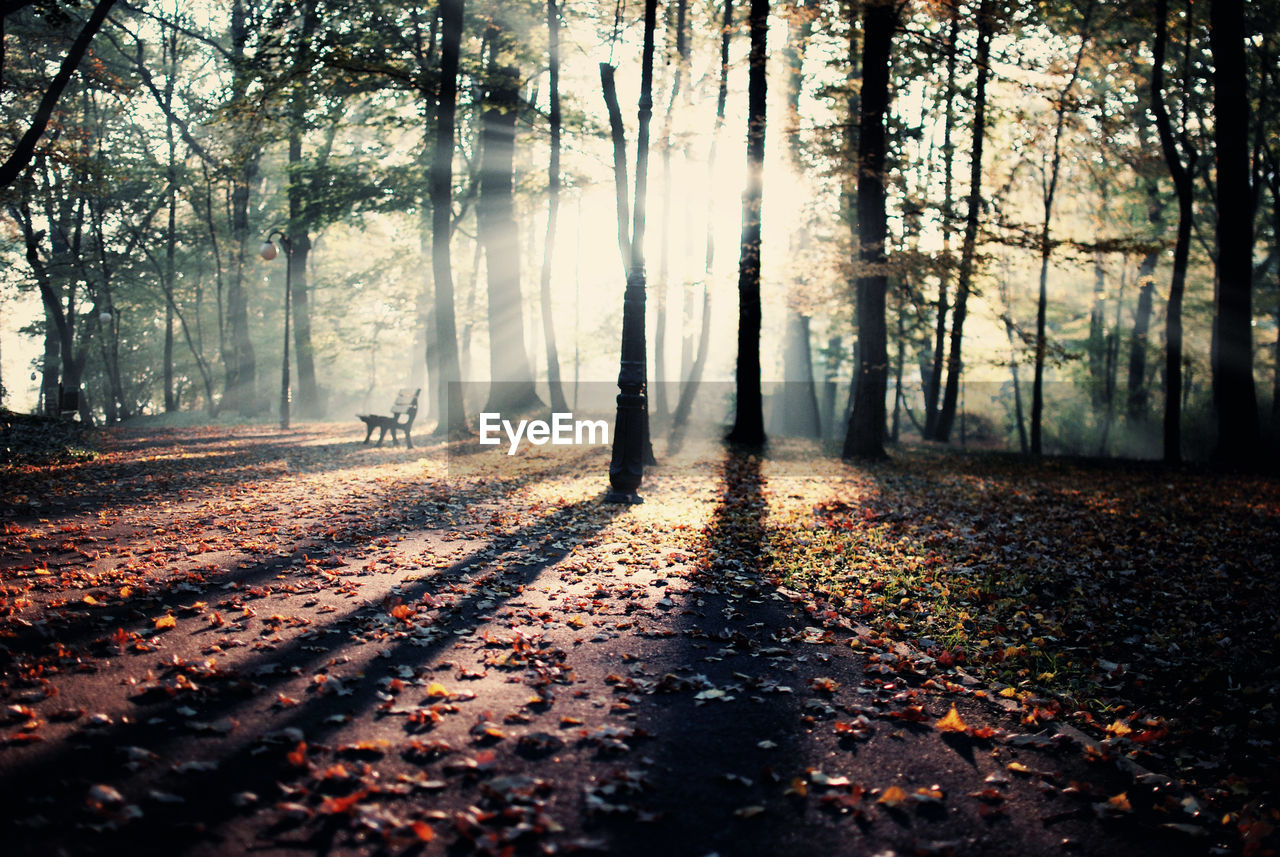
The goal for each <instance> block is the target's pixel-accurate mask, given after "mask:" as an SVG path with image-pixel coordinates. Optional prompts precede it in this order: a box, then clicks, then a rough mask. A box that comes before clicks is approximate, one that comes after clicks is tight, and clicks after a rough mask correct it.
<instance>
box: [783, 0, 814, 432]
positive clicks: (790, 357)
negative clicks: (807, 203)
mask: <svg viewBox="0 0 1280 857" xmlns="http://www.w3.org/2000/svg"><path fill="white" fill-rule="evenodd" d="M812 27H813V22H812V19H811V18H810V16H809V14H808V12H807V10H805V9H802V8H795V9H792V10H791V12H790V18H789V19H788V23H787V46H786V50H785V53H784V56H785V58H786V63H787V68H788V71H789V74H788V75H787V151H788V155H789V157H790V159H791V168H792V170H793V172H794V173H796V174H797V175H798V174H800V173H801V172H802V171H803V169H804V166H803V164H802V155H801V149H800V94H801V89H802V87H803V85H804V57H805V49H806V48H807V47H808V43H809V36H810V33H811V31H812ZM808 244H809V234H808V228H807V225H806V224H804V223H803V222H802V223H799V224H798V225H797V227H796V229H795V230H794V231H793V233H792V247H793V249H794V251H795V252H796V253H798V254H799V255H800V256H801V258H803V257H804V256H805V255H806V253H805V251H806V249H807V247H808ZM804 281H805V274H804V273H803V272H800V273H798V274H797V276H796V277H795V278H794V279H793V280H792V285H793V287H794V288H796V289H797V290H798V289H802V288H803V287H804ZM809 328H810V317H809V315H808V314H807V313H806V312H803V311H801V310H799V309H796V308H795V307H794V306H791V305H789V306H788V307H787V320H786V327H785V331H784V335H783V347H782V377H783V385H782V395H781V397H780V401H779V402H778V403H777V405H776V406H775V407H774V408H773V412H774V414H775V415H776V417H775V419H774V420H773V424H774V425H776V426H777V427H778V429H779V430H780V431H781V432H782V433H783V434H787V435H793V436H796V437H811V438H816V437H821V436H822V426H821V422H820V419H819V415H818V393H817V388H816V386H815V385H814V381H813V349H812V345H811V343H810V338H809Z"/></svg>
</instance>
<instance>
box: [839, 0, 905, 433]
mask: <svg viewBox="0 0 1280 857" xmlns="http://www.w3.org/2000/svg"><path fill="white" fill-rule="evenodd" d="M897 26H898V9H897V4H896V3H895V2H894V0H867V2H865V3H864V4H863V7H862V39H863V43H862V97H861V102H862V104H861V114H860V118H859V122H858V239H859V240H858V244H859V247H858V268H859V275H858V289H857V299H858V304H857V317H858V362H857V365H856V367H855V369H854V373H855V375H856V377H857V387H856V392H855V393H854V404H853V415H852V417H851V418H850V420H849V431H848V433H847V434H846V435H845V439H844V450H843V457H845V458H855V457H856V458H883V457H884V455H885V451H884V439H885V438H884V433H885V396H886V395H887V393H888V377H889V354H888V345H889V343H888V331H887V329H886V327H885V292H886V290H887V288H888V282H889V277H888V271H887V262H888V259H887V250H888V248H887V246H886V244H885V239H886V236H887V234H888V224H887V222H886V216H885V162H886V154H887V152H886V147H887V139H886V138H887V135H886V130H885V121H886V119H887V114H888V112H889V97H890V96H889V80H890V72H891V68H892V59H891V55H892V47H893V33H894V30H895V29H896V28H897Z"/></svg>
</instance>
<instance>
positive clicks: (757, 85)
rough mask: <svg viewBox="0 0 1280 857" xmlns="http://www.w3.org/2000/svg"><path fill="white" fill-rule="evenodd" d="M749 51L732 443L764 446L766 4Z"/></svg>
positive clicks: (756, 15)
mask: <svg viewBox="0 0 1280 857" xmlns="http://www.w3.org/2000/svg"><path fill="white" fill-rule="evenodd" d="M748 26H749V28H750V32H751V52H750V55H749V67H748V77H747V186H746V189H745V190H744V191H743V192H742V243H741V246H740V250H739V255H738V369H737V402H736V413H735V416H734V422H733V428H732V429H731V430H730V431H729V436H728V440H729V442H730V443H736V444H742V445H744V446H762V445H764V442H765V435H764V400H763V396H762V393H761V390H760V321H761V313H760V209H761V205H762V203H763V197H764V141H765V121H766V115H765V108H766V103H767V99H766V92H765V89H766V86H767V83H768V80H767V75H766V68H765V61H766V54H765V41H766V38H767V37H768V34H769V2H768V0H751V11H750V13H749V15H748Z"/></svg>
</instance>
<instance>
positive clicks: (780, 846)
mask: <svg viewBox="0 0 1280 857" xmlns="http://www.w3.org/2000/svg"><path fill="white" fill-rule="evenodd" d="M360 436H361V432H360V431H359V429H358V427H356V426H353V425H348V424H342V425H339V424H310V425H303V426H301V427H299V428H295V429H294V430H293V431H290V432H285V433H282V432H280V431H278V430H275V429H274V428H266V427H252V426H246V427H239V428H218V429H154V430H148V429H117V430H113V431H110V432H101V433H97V435H96V440H95V441H94V442H95V443H96V445H97V447H98V450H99V453H98V455H96V456H95V457H89V456H87V455H77V456H75V457H73V458H72V459H71V460H63V461H61V462H60V463H54V464H35V463H31V462H26V463H15V464H11V465H8V466H6V467H4V468H3V469H0V704H2V705H3V707H2V708H0V792H2V793H3V794H2V800H3V804H0V805H2V806H3V807H4V809H3V811H2V812H0V837H3V838H2V840H0V841H3V842H4V846H3V847H4V851H5V853H6V854H10V855H15V857H16V855H36V854H39V855H42V857H43V856H44V855H58V854H67V855H88V854H123V853H131V854H149V853H160V852H164V853H166V854H191V855H211V854H241V853H255V854H264V855H285V854H299V853H303V854H305V853H317V854H348V853H352V854H354V853H360V854H375V853H387V854H419V853H421V854H428V855H433V854H467V853H477V854H490V855H500V854H507V853H511V854H525V853H529V854H570V853H609V854H623V855H641V854H643V855H652V854H668V855H672V857H682V856H683V855H688V857H707V855H711V854H716V855H720V857H736V856H737V855H843V854H856V855H878V857H879V856H880V855H913V854H921V855H979V854H981V855H1048V854H1072V853H1075V854H1088V855H1146V854H1151V855H1156V854H1159V855H1162V857H1164V855H1175V854H1210V853H1246V854H1256V855H1262V854H1269V853H1275V849H1276V848H1277V841H1276V839H1277V834H1276V833H1275V829H1276V828H1280V816H1278V815H1277V806H1278V804H1277V799H1278V798H1280V755H1278V753H1280V748H1278V745H1277V741H1278V740H1280V725H1278V723H1280V715H1278V714H1277V705H1278V702H1280V700H1278V699H1277V689H1278V688H1280V666H1278V661H1277V658H1276V656H1277V649H1280V630H1278V629H1280V625H1278V619H1280V575H1277V574H1276V568H1277V566H1278V565H1280V562H1278V561H1277V557H1280V484H1278V483H1277V482H1276V481H1275V480H1274V479H1262V478H1250V477H1239V476H1225V475H1220V474H1212V473H1208V472H1198V471H1195V470H1167V469H1163V468H1158V467H1154V466H1151V467H1147V466H1138V465H1130V466H1122V465H1112V466H1103V465H1100V464H1091V463H1088V462H1077V463H1071V462H1063V461H1053V460H1050V461H1046V462H1043V463H1036V464H1032V463H1028V462H1026V461H1023V460H1018V459H1014V458H1005V457H999V456H991V455H972V456H966V455H959V454H953V453H946V452H940V451H935V450H923V449H904V450H899V451H897V452H895V454H894V455H893V457H892V458H891V460H889V461H887V462H884V463H880V464H876V465H872V466H862V465H851V464H845V463H842V462H840V461H838V460H833V459H831V458H830V457H827V456H823V455H821V454H820V450H818V449H816V448H815V447H813V446H807V445H803V444H799V443H780V444H773V445H772V446H771V447H770V449H769V450H768V451H767V452H766V454H765V455H763V456H751V455H746V454H743V453H740V452H735V451H732V450H726V449H725V448H723V447H721V446H718V445H705V446H702V447H699V448H696V449H695V448H693V447H692V446H691V447H690V448H688V449H687V450H685V451H684V452H682V453H680V454H678V455H667V456H664V460H663V464H662V466H660V467H658V468H656V469H653V470H651V471H650V472H649V474H648V475H647V477H646V484H645V486H644V489H643V493H644V496H645V498H646V502H645V503H644V504H643V505H638V506H609V505H604V504H602V503H601V502H600V499H601V495H602V493H603V491H602V489H603V487H604V484H605V482H606V477H605V474H606V472H607V453H606V451H604V450H601V449H597V450H583V449H577V450H575V451H573V452H570V453H566V454H564V455H560V456H551V455H543V454H541V453H537V454H534V453H530V454H526V455H520V456H515V457H512V458H504V459H503V460H497V461H495V460H492V459H485V461H483V462H481V461H478V460H477V461H469V460H468V459H467V456H465V455H464V454H462V452H461V451H460V450H459V449H458V448H457V447H456V446H455V447H453V448H450V447H448V446H446V445H444V444H441V443H438V442H436V443H430V444H427V445H423V446H420V447H419V448H418V449H414V450H406V449H404V448H403V447H400V448H392V447H384V448H373V447H366V446H363V445H361V444H360V443H359V438H360Z"/></svg>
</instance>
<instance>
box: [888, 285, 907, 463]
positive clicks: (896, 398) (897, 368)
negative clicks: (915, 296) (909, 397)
mask: <svg viewBox="0 0 1280 857" xmlns="http://www.w3.org/2000/svg"><path fill="white" fill-rule="evenodd" d="M903 303H905V300H904V299H903V298H902V297H901V295H899V300H898V307H897V310H898V312H897V316H898V336H897V339H898V342H897V349H898V353H897V355H896V357H895V358H894V361H893V423H892V425H893V427H892V428H891V429H890V431H889V439H890V440H892V441H893V442H894V443H897V442H898V436H899V434H898V430H899V426H900V422H901V416H902V374H903V367H904V366H905V365H906V362H907V327H906V313H905V312H903V307H902V304H903Z"/></svg>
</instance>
